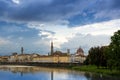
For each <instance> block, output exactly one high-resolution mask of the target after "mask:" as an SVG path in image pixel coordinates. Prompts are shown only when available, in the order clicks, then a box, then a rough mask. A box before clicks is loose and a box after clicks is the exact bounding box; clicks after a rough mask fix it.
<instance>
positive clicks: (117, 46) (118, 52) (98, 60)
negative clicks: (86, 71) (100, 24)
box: [85, 30, 120, 70]
mask: <svg viewBox="0 0 120 80" xmlns="http://www.w3.org/2000/svg"><path fill="white" fill-rule="evenodd" d="M85 64H88V65H89V64H90V65H96V66H97V67H98V68H99V67H100V66H103V67H107V68H109V69H113V68H114V69H118V70H120V30H118V31H117V32H115V33H114V35H113V36H112V37H111V43H110V44H109V45H108V46H102V47H92V48H91V49H90V50H89V54H88V57H87V59H86V61H85Z"/></svg>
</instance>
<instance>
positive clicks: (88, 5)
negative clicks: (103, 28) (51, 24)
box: [0, 0, 120, 24]
mask: <svg viewBox="0 0 120 80" xmlns="http://www.w3.org/2000/svg"><path fill="white" fill-rule="evenodd" d="M119 3H120V0H92V1H91V0H20V3H19V4H15V3H13V2H12V0H0V13H1V14H0V19H1V20H9V21H10V20H11V21H23V22H29V21H38V22H45V21H46V22H47V21H56V20H69V21H70V23H72V22H73V21H74V20H78V21H81V19H82V20H83V21H82V23H85V22H90V21H92V22H95V21H103V20H109V19H116V18H120V15H119V12H120V5H119ZM113 13H114V15H113ZM107 14H108V15H107ZM76 16H80V17H76ZM74 17H75V18H74ZM81 17H82V18H81ZM78 18H79V19H78ZM73 24H78V22H77V23H73Z"/></svg>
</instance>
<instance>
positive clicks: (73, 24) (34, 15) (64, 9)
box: [0, 0, 120, 55]
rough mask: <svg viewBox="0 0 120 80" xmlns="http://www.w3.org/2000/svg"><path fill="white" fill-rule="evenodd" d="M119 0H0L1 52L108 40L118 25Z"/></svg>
mask: <svg viewBox="0 0 120 80" xmlns="http://www.w3.org/2000/svg"><path fill="white" fill-rule="evenodd" d="M119 3H120V0H0V55H8V54H11V53H12V52H18V53H20V48H21V46H23V47H24V49H25V53H34V52H35V53H39V54H47V53H48V52H50V42H51V41H53V42H54V48H55V50H61V51H63V52H65V51H66V49H70V50H71V53H74V52H75V51H76V49H77V48H79V47H82V48H83V49H84V51H85V53H86V54H87V51H88V50H89V48H90V47H94V46H103V45H108V44H109V43H110V36H112V35H113V33H114V32H115V31H117V30H119V29H120V5H119Z"/></svg>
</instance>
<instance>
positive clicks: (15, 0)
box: [12, 0, 20, 4]
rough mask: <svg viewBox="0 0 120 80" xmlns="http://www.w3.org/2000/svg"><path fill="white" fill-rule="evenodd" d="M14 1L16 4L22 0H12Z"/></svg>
mask: <svg viewBox="0 0 120 80" xmlns="http://www.w3.org/2000/svg"><path fill="white" fill-rule="evenodd" d="M12 1H13V3H15V4H19V3H20V0H12Z"/></svg>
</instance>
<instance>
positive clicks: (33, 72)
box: [0, 66, 118, 80]
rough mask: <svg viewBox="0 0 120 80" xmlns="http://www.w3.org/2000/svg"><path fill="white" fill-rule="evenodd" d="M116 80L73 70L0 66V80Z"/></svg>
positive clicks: (115, 79)
mask: <svg viewBox="0 0 120 80" xmlns="http://www.w3.org/2000/svg"><path fill="white" fill-rule="evenodd" d="M108 79H109V80H118V78H111V77H104V76H101V75H95V74H94V75H93V74H91V73H86V72H78V71H74V70H67V69H58V68H44V67H33V66H0V80H108Z"/></svg>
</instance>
